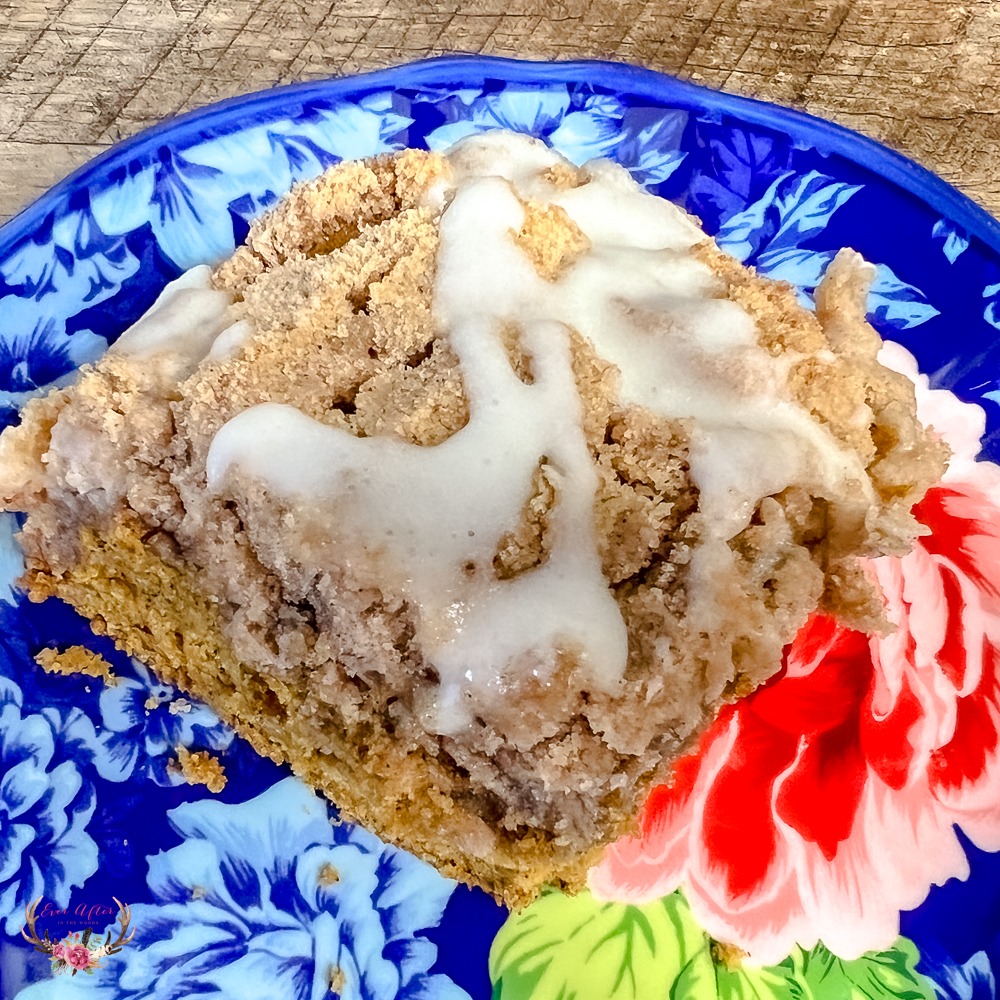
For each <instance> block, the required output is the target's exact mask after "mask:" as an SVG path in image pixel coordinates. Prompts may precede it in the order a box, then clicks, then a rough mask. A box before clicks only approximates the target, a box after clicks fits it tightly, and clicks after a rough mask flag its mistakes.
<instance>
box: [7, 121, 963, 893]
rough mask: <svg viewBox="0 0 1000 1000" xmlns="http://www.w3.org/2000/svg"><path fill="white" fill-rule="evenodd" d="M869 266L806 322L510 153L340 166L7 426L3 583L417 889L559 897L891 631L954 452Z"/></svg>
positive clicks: (495, 141) (656, 217)
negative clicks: (737, 726) (735, 740)
mask: <svg viewBox="0 0 1000 1000" xmlns="http://www.w3.org/2000/svg"><path fill="white" fill-rule="evenodd" d="M872 272H873V269H872V268H870V266H869V265H867V264H865V263H864V262H863V261H862V260H861V259H860V258H859V257H858V256H857V255H856V254H854V253H852V252H850V251H844V252H842V253H841V254H840V255H838V257H837V258H836V259H835V261H834V262H833V264H832V265H831V266H830V268H829V271H828V273H827V275H826V277H825V279H824V281H823V283H822V285H821V286H820V288H819V290H818V292H817V296H816V310H815V313H813V312H810V311H808V310H806V309H804V308H802V307H801V306H800V305H799V304H798V302H797V301H796V298H795V295H794V293H793V291H792V290H791V289H790V288H788V287H787V286H784V285H781V284H775V283H772V282H769V281H766V280H764V279H762V278H760V277H758V276H756V275H755V274H753V273H752V272H751V271H749V270H746V269H744V268H743V267H742V266H741V265H739V264H738V263H736V262H735V261H733V260H732V259H731V258H729V257H727V256H725V255H724V254H723V253H722V252H720V251H719V249H718V248H717V247H716V246H715V245H714V244H713V243H712V241H711V240H709V239H708V238H707V237H706V236H705V234H704V233H703V232H702V231H701V230H700V228H699V227H698V225H697V224H696V222H695V221H694V220H693V219H691V218H690V217H689V216H687V215H686V214H685V213H684V212H683V211H682V210H680V209H678V208H676V207H675V206H673V205H671V204H669V203H667V202H664V201H662V200H660V199H658V198H655V197H653V196H651V195H649V194H647V193H645V192H643V191H642V190H641V189H640V188H639V187H638V186H637V185H636V184H635V183H634V182H633V180H632V179H631V177H630V176H629V174H628V173H627V172H626V171H625V170H624V169H622V168H620V167H617V166H615V165H613V164H611V163H608V162H593V163H590V164H587V165H586V166H584V167H582V168H577V167H575V166H573V165H572V164H570V163H568V162H567V161H565V160H564V159H562V158H561V157H560V156H558V155H557V154H556V153H554V152H552V151H551V150H550V149H548V148H547V147H546V146H544V145H543V144H542V143H540V142H538V141H535V140H532V139H528V138H526V137H523V136H515V135H512V134H509V133H503V132H496V133H488V134H485V135H482V136H479V137H475V138H471V139H467V140H464V141H463V142H461V143H460V144H458V145H457V146H455V147H453V148H452V149H451V150H449V151H448V152H447V153H446V154H443V155H442V154H436V153H428V152H419V151H406V152H402V153H399V154H396V155H392V156H385V157H377V158H374V159H370V160H365V161H360V162H352V163H343V164H341V165H339V166H337V167H335V168H333V169H332V170H330V171H329V172H328V173H326V174H325V175H323V176H322V177H320V178H318V179H317V180H315V181H312V182H310V183H307V184H304V185H302V186H299V187H297V188H296V189H294V190H293V191H292V193H291V194H290V195H289V196H288V197H287V198H286V199H285V200H284V201H283V202H281V203H280V204H279V205H278V206H277V207H276V208H274V209H273V210H272V211H270V212H269V213H268V214H266V215H265V216H263V217H262V218H261V219H260V220H258V221H257V222H256V223H255V224H254V225H253V227H252V228H251V231H250V234H249V236H248V239H247V241H246V245H245V246H243V247H240V248H239V249H238V250H237V251H236V253H235V254H234V255H233V256H232V257H231V258H230V259H229V260H227V261H225V262H224V263H223V264H221V265H220V266H219V267H218V268H216V269H215V270H212V269H211V268H209V267H207V266H202V267H196V268H194V269H193V270H192V271H189V272H188V273H186V274H185V275H183V276H181V277H180V278H179V279H177V280H176V281H175V282H174V283H173V284H171V285H169V286H168V287H167V288H166V289H165V290H164V292H163V294H162V295H161V297H160V298H159V299H158V300H157V302H156V303H155V304H154V306H153V307H152V308H151V309H150V311H149V312H148V313H147V315H146V316H145V317H143V318H142V319H141V320H140V321H139V322H138V323H136V324H135V325H134V326H133V327H131V328H130V329H128V330H126V331H125V332H124V333H123V334H122V336H121V337H120V339H118V341H117V342H116V343H115V344H114V346H113V347H112V348H111V349H110V350H109V351H108V353H107V354H106V355H105V356H104V357H103V358H102V359H101V360H100V361H98V362H97V363H96V364H94V365H90V366H87V367H85V368H84V369H83V370H82V371H81V372H80V375H79V378H78V380H77V381H76V383H75V384H74V385H72V386H71V387H69V388H61V389H58V390H55V391H53V392H51V393H50V394H49V395H48V396H45V397H44V398H40V399H37V400H33V401H32V402H30V403H29V404H28V405H27V406H26V407H25V409H24V411H23V414H22V421H21V423H20V425H19V426H17V427H14V428H10V429H8V430H7V431H5V432H4V433H3V435H2V437H0V500H2V502H3V505H4V507H5V509H7V510H12V511H21V512H24V513H25V514H26V515H27V518H26V521H25V524H24V528H23V531H22V532H21V536H20V540H21V544H22V546H23V548H24V552H25V555H26V560H27V571H26V575H25V578H24V584H25V586H26V587H27V588H28V591H29V593H30V596H31V597H32V599H34V600H42V599H44V598H46V597H48V596H50V595H57V596H58V597H60V598H62V599H64V600H66V601H68V602H69V603H70V604H72V605H74V606H75V607H76V608H77V609H79V610H80V611H81V612H82V613H83V614H84V615H86V616H88V617H89V618H90V619H91V621H92V622H93V626H94V629H95V630H96V631H98V632H101V633H107V634H108V635H110V636H112V637H113V638H114V640H115V641H116V642H117V643H118V644H119V645H120V646H121V647H122V648H123V649H125V650H127V651H128V652H130V653H131V654H133V655H135V656H137V657H139V658H140V659H142V660H144V661H145V662H147V663H149V664H150V665H151V666H153V667H154V668H155V669H156V670H157V671H158V672H159V674H160V675H161V676H162V677H163V678H164V679H165V680H167V681H169V682H171V683H175V684H178V685H180V686H181V687H182V688H184V689H185V690H186V691H188V692H190V693H191V694H192V695H194V696H197V697H199V698H202V699H204V700H206V701H207V702H209V703H210V704H211V705H212V706H213V707H214V708H215V709H216V710H217V711H218V712H219V713H220V714H221V715H222V716H223V718H225V719H226V720H227V721H228V722H229V723H231V724H232V725H233V726H234V727H235V728H236V729H237V730H238V731H239V732H240V733H241V734H243V735H244V736H245V737H246V738H247V739H249V740H250V741H251V742H252V743H253V745H254V746H255V747H256V748H257V749H258V750H259V751H260V752H261V753H263V754H266V755H268V756H270V757H273V758H274V759H276V760H282V761H287V762H288V763H289V764H290V765H291V767H292V768H293V770H294V771H295V772H296V773H297V774H299V775H301V776H302V777H303V778H304V779H305V780H306V781H307V782H309V783H310V784H312V785H314V786H315V787H317V788H319V789H321V790H323V791H324V792H325V793H326V794H328V795H329V797H330V798H331V799H332V800H333V801H334V802H335V803H336V804H337V805H338V806H339V807H340V808H341V809H342V810H343V812H344V814H345V815H346V816H348V817H350V818H352V819H354V820H357V821H359V822H361V823H364V824H366V825H367V826H369V827H370V828H371V829H373V830H374V831H376V832H377V833H378V834H379V835H381V836H382V837H384V838H386V839H387V840H390V841H393V842H395V843H397V844H399V845H401V846H403V847H405V848H408V849H409V850H411V851H414V852H415V853H417V854H419V855H421V856H423V857H425V858H427V859H429V860H431V861H432V862H433V863H435V864H436V865H437V866H438V867H439V868H440V869H441V870H442V871H443V872H445V873H447V874H449V875H452V876H455V877H456V878H459V879H463V880H465V881H468V882H472V883H475V884H479V885H482V886H484V887H485V888H486V889H488V890H489V891H490V892H492V893H494V894H495V895H496V896H497V897H499V898H502V899H503V900H505V901H507V902H508V903H510V904H514V905H518V904H521V903H524V902H525V901H527V900H529V899H530V898H531V897H532V896H533V895H534V894H535V893H537V892H538V890H539V888H540V887H541V886H542V885H543V884H545V883H551V884H556V885H563V886H567V887H569V888H575V887H579V886H580V885H581V884H582V883H583V881H584V879H585V875H586V870H587V868H588V866H589V864H591V863H592V861H593V860H594V859H595V857H596V855H597V852H599V850H600V848H601V847H602V845H604V844H606V843H607V842H608V841H610V840H612V839H613V838H616V837H618V836H619V835H621V834H622V833H623V832H625V831H626V830H627V828H628V826H629V824H630V822H631V818H632V816H633V815H634V813H635V812H636V810H637V807H638V805H639V804H640V802H641V800H642V797H643V795H644V793H645V791H646V790H647V789H648V788H649V787H650V785H651V783H652V782H653V781H654V780H662V779H664V778H665V777H666V776H667V774H668V773H669V768H670V764H671V762H672V761H673V760H674V759H675V758H676V757H677V755H678V754H679V753H681V752H682V751H683V750H684V749H685V748H686V747H688V746H689V745H690V743H691V741H692V740H693V739H694V738H695V737H696V735H697V734H698V733H699V732H700V731H701V730H702V729H703V727H704V726H705V725H706V724H707V722H708V721H709V720H710V719H711V718H712V717H713V715H714V713H715V712H716V711H717V710H718V708H719V707H720V706H721V705H722V704H723V703H724V702H726V701H727V700H731V699H734V698H737V697H739V696H740V695H742V694H744V693H746V692H749V691H750V690H752V689H753V688H754V687H756V686H757V685H758V684H760V683H761V682H763V681H764V680H766V679H767V678H768V677H770V676H772V675H773V674H774V673H775V672H776V671H777V670H779V669H780V666H781V659H782V649H783V647H784V646H785V644H786V643H788V642H789V641H790V640H791V638H792V637H793V636H794V635H795V632H796V630H797V629H798V628H799V627H800V626H801V624H802V623H803V622H804V621H805V619H806V617H807V616H808V615H809V614H810V613H811V612H813V611H815V610H817V609H823V610H826V611H830V612H834V613H836V614H838V615H841V616H843V617H846V618H847V619H848V620H850V621H851V622H852V623H854V624H855V625H856V626H858V627H862V628H868V629H873V628H878V627H880V626H881V624H882V621H881V616H880V611H879V600H878V595H877V594H876V593H874V591H873V589H872V586H871V584H870V583H869V581H868V580H867V579H866V578H865V577H864V575H863V574H862V573H861V571H860V570H859V562H858V559H859V557H860V556H875V555H880V554H885V553H902V552H905V551H906V550H907V548H908V547H909V546H910V544H911V542H912V540H913V538H914V536H915V534H916V532H917V530H918V529H917V525H916V523H915V521H914V520H913V518H912V516H911V513H910V511H911V507H912V506H913V504H914V503H915V502H916V501H918V500H919V499H920V498H921V496H922V495H923V493H924V491H925V489H926V488H927V487H928V486H929V485H930V484H931V483H932V482H934V481H935V480H936V479H937V478H938V475H939V473H940V471H941V469H942V465H943V459H944V456H943V453H942V447H941V445H939V444H938V442H937V440H936V439H935V438H934V437H933V436H932V435H930V434H929V433H928V432H926V431H925V430H924V429H923V428H922V427H921V426H920V425H919V424H918V422H917V420H916V416H915V407H914V398H913V391H912V388H911V386H910V384H909V382H908V381H907V380H906V379H905V378H904V377H902V376H900V375H897V374H895V373H893V372H891V371H888V370H887V369H885V368H882V367H881V366H880V365H879V364H878V363H877V361H876V352H877V350H878V347H879V344H880V341H879V338H878V337H877V335H876V334H875V333H874V332H873V331H872V329H871V328H870V327H869V326H868V325H867V323H866V322H865V318H864V315H865V295H866V289H867V285H868V283H869V282H870V280H871V275H872Z"/></svg>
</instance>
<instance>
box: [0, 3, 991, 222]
mask: <svg viewBox="0 0 1000 1000" xmlns="http://www.w3.org/2000/svg"><path fill="white" fill-rule="evenodd" d="M453 51H468V52H488V53H494V54H497V55H507V56H522V57H527V58H545V59H552V58H573V57H601V58H611V59H621V60H625V61H629V62H635V63H639V64H642V65H646V66H649V67H651V68H653V69H658V70H662V71H664V72H669V73H675V74H678V75H680V76H682V77H686V78H689V79H692V80H696V81H699V82H703V83H706V84H709V85H710V86H714V87H720V88H722V89H724V90H729V91H733V92H736V93H741V94H749V95H752V96H757V97H763V98H766V99H769V100H774V101H779V102H782V103H785V104H790V105H793V106H795V107H799V108H804V109H805V110H808V111H811V112H812V113H814V114H818V115H821V116H823V117H827V118H831V119H833V120H835V121H838V122H841V123H842V124H844V125H848V126H850V127H852V128H855V129H857V130H858V131H860V132H863V133H865V134H867V135H870V136H873V137H874V138H877V139H881V140H882V141H884V142H887V143H889V144H890V145H892V146H894V147H896V148H897V149H899V150H901V151H902V152H904V153H906V154H907V155H909V156H911V157H913V158H914V159H916V160H918V161H920V162H921V163H923V164H924V165H926V166H928V167H930V168H931V169H932V170H935V171H937V172H938V173H940V174H941V175H942V176H944V177H946V178H947V179H948V180H950V181H952V183H954V184H956V185H957V186H958V187H959V188H961V189H962V190H964V191H965V192H966V193H968V194H970V195H971V196H972V197H973V198H975V199H976V200H978V201H979V202H980V203H981V204H982V205H984V206H985V207H986V208H988V209H990V210H991V211H993V212H994V213H1000V167H998V166H997V152H996V151H997V149H998V148H1000V115H998V114H997V112H998V108H1000V3H997V2H995V0H970V2H966V3H951V2H946V0H898V2H896V0H619V2H616V0H466V2H460V0H423V2H410V0H0V221H2V220H3V219H5V218H7V217H9V216H10V215H12V214H13V213H14V212H16V211H17V210H18V209H20V208H21V207H22V206H23V205H25V204H26V203H28V202H29V201H30V200H31V199H32V198H34V197H36V196H37V195H38V194H39V193H41V192H42V191H43V190H45V188H47V187H48V186H49V185H50V184H52V183H53V182H54V181H56V180H57V179H58V178H60V177H61V176H63V175H64V174H66V173H67V172H68V171H70V170H71V169H73V168H74V167H76V166H78V165H79V164H81V163H83V162H85V161H86V160H87V159H89V158H90V157H92V156H93V155H94V154H95V153H96V152H98V151H99V150H100V149H102V148H104V147H106V146H108V145H110V144H111V143H113V142H115V141H117V140H118V139H120V138H122V137H124V136H128V135H131V134H133V133H134V132H136V131H138V130H139V129H141V128H144V127H146V126H148V125H151V124H153V123H154V122H157V121H159V120H161V119H162V118H163V117H165V116H167V115H172V114H177V113H178V112H181V111H185V110H189V109H190V108H193V107H197V106H199V105H202V104H206V103H209V102H211V101H215V100H219V99H221V98H223V97H228V96H231V95H233V94H238V93H245V92H248V91H252V90H258V89H261V88H265V87H269V86H272V85H274V84H276V83H288V82H291V81H293V80H305V79H315V78H318V77H324V76H330V75H340V74H345V73H355V72H359V71H361V70H366V69H373V68H377V67H382V66H387V65H391V64H394V63H399V62H403V61H407V60H411V59H416V58H420V57H422V56H427V55H432V54H437V53H442V52H453Z"/></svg>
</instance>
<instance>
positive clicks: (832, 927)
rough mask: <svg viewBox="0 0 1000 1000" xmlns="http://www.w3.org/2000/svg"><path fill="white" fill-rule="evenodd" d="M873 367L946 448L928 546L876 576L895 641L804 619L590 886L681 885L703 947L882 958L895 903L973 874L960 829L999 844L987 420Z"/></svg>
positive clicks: (996, 603)
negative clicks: (909, 391) (911, 396)
mask: <svg viewBox="0 0 1000 1000" xmlns="http://www.w3.org/2000/svg"><path fill="white" fill-rule="evenodd" d="M882 359H883V362H884V363H885V364H886V365H888V366H890V367H893V368H896V369H897V370H899V371H902V372H905V373H906V374H907V375H909V376H910V377H911V378H912V379H913V381H914V383H915V385H916V387H917V401H918V408H919V411H920V415H921V418H922V419H923V420H924V422H925V423H927V424H929V425H931V426H933V427H934V428H936V430H937V431H938V432H939V433H940V434H941V435H942V436H943V437H944V438H945V440H946V441H947V442H948V444H949V445H950V446H951V447H952V449H953V452H954V456H953V458H952V460H951V462H950V464H949V467H948V471H947V472H946V474H945V476H944V479H943V481H942V482H941V483H940V484H939V485H938V486H936V487H934V488H933V489H932V490H930V491H929V493H928V494H927V496H926V497H925V499H924V500H923V501H922V502H921V503H920V504H919V505H918V506H917V507H916V508H915V513H916V514H917V517H918V519H919V520H920V521H921V523H923V524H924V525H926V526H927V528H929V529H930V533H929V534H927V535H924V536H923V537H921V538H919V539H918V540H917V544H916V546H915V547H914V549H913V551H912V552H910V553H909V554H908V555H906V556H904V557H903V558H901V559H892V558H882V559H876V560H872V561H871V564H870V566H871V572H872V574H873V576H874V577H875V579H876V580H877V581H878V583H879V585H880V587H881V589H882V592H883V594H884V597H885V601H886V610H887V614H888V616H889V618H890V620H891V621H892V622H893V623H894V624H895V625H896V630H895V631H894V632H893V633H892V634H890V635H887V636H881V637H878V636H875V637H871V638H869V637H868V636H865V635H862V634H861V633H859V632H855V631H852V630H850V629H848V628H845V627H844V626H842V625H840V624H839V623H837V622H836V621H834V620H833V619H831V618H829V617H824V616H815V617H813V618H812V619H811V620H810V621H809V622H808V623H807V624H806V626H805V627H804V628H803V629H802V630H801V632H800V633H799V635H798V636H797V637H796V639H795V641H794V642H793V643H792V645H791V646H790V647H789V649H788V650H787V653H786V663H785V669H784V671H783V672H782V674H781V676H780V677H779V678H778V679H777V680H775V681H773V682H771V683H769V684H768V685H766V686H764V687H763V688H761V689H760V690H758V691H756V692H755V693H754V694H752V695H751V696H749V697H748V698H745V699H743V700H742V701H740V702H739V703H737V704H736V705H732V706H729V707H727V708H726V709H725V710H724V711H723V712H722V713H721V714H720V716H719V718H718V719H717V720H716V722H715V723H714V724H713V725H712V726H711V727H710V729H709V730H708V731H707V732H706V733H705V734H704V736H703V737H702V739H701V741H700V744H699V747H698V749H697V751H696V753H695V754H693V755H691V756H689V757H687V758H685V759H684V760H682V761H681V762H679V764H678V765H677V767H676V770H675V774H674V778H673V782H672V784H671V785H669V786H667V785H664V786H660V787H658V788H656V789H654V791H653V793H652V794H651V795H650V797H649V799H648V801H647V803H646V805H645V806H644V808H643V811H642V814H641V816H640V834H639V836H637V837H630V838H625V839H623V840H621V841H619V842H618V843H617V844H614V845H612V846H611V847H610V848H609V849H608V851H607V852H606V854H605V857H604V859H603V860H602V862H601V863H600V864H599V865H598V866H597V867H596V868H595V869H594V870H593V871H592V872H591V877H590V882H591V888H592V889H593V890H594V892H595V894H597V895H598V896H601V897H603V898H608V899H616V900H624V901H630V902H644V901H648V900H650V899H654V898H658V897H660V896H663V895H665V894H667V893H669V892H672V891H673V890H674V889H676V888H678V887H682V888H683V889H684V891H685V893H686V895H687V897H688V900H689V901H690V904H691V909H692V911H693V913H694V915H695V916H696V917H697V918H698V919H699V920H700V922H701V923H702V926H704V927H705V929H706V930H707V931H708V932H709V933H710V934H711V935H712V936H713V937H716V938H718V939H720V940H722V941H725V942H727V943H730V944H735V945H738V946H739V947H741V948H743V949H744V950H745V951H747V952H748V953H749V954H750V957H751V959H752V960H753V961H759V962H762V963H772V962H777V961H780V960H781V959H782V958H783V957H784V956H785V955H787V954H788V953H789V952H790V951H791V950H792V949H793V947H794V946H795V945H796V944H799V945H802V946H803V947H806V948H809V947H812V946H813V945H814V944H815V943H816V942H817V941H818V940H822V941H823V943H824V944H826V946H827V947H828V948H830V949H831V950H832V951H834V952H835V953H836V954H838V955H840V956H841V957H843V958H854V957H857V956H858V955H860V954H862V953H864V952H865V951H868V950H872V949H881V948H887V947H889V946H891V945H892V943H893V941H894V940H895V938H896V936H897V935H898V933H899V911H900V910H901V909H909V908H912V907H914V906H917V905H918V904H919V903H920V902H922V901H923V899H924V898H925V897H926V895H927V892H928V891H929V889H930V886H931V885H934V884H941V883H943V882H944V881H946V880H947V879H948V878H951V877H958V878H966V877H967V876H968V862H967V859H966V857H965V854H964V852H963V850H962V847H961V844H960V843H959V841H958V838H957V837H956V834H955V831H954V826H953V824H957V825H958V826H960V827H961V828H962V830H963V831H964V832H965V833H966V835H967V836H969V838H970V839H971V840H972V841H973V842H974V843H975V844H976V845H977V846H979V847H981V848H983V849H984V850H991V851H996V850H1000V745H998V744H1000V739H998V735H1000V506H998V504H1000V468H998V467H997V466H995V465H992V464H990V463H987V462H977V461H975V456H976V454H977V452H978V450H979V441H980V438H981V436H982V433H983V429H984V415H983V412H982V410H981V409H980V408H979V407H977V406H972V405H969V404H965V403H962V402H960V401H959V400H957V399H956V398H955V396H954V395H952V394H951V393H950V392H946V391H944V390H931V389H929V387H928V385H927V380H926V378H924V377H922V376H920V375H918V374H917V370H916V365H915V363H914V362H913V359H912V358H911V357H910V355H909V354H908V353H907V352H906V351H904V350H903V349H902V348H900V347H898V346H897V345H893V344H887V345H886V346H885V348H884V349H883V355H882Z"/></svg>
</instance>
